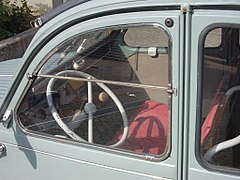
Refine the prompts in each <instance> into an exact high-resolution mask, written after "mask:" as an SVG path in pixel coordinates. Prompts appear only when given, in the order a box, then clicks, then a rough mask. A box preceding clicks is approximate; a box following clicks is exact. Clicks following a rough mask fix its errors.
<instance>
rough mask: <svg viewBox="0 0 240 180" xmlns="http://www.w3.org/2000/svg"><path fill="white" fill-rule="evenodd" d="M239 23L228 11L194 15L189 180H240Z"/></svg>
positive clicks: (230, 11)
mask: <svg viewBox="0 0 240 180" xmlns="http://www.w3.org/2000/svg"><path fill="white" fill-rule="evenodd" d="M236 7H237V6H236ZM213 14H214V15H213ZM239 18H240V16H239V11H237V10H234V9H232V10H226V9H225V10H224V7H222V9H218V10H216V9H215V10H214V9H212V10H197V9H196V10H194V14H193V15H192V25H191V28H192V30H191V31H192V33H191V34H192V38H191V47H192V49H191V52H192V55H191V70H190V73H191V76H190V77H191V79H190V84H191V85H190V89H191V95H190V106H189V107H191V111H189V112H190V113H189V119H191V120H196V121H189V134H190V136H189V142H190V145H189V147H188V152H189V154H188V164H189V169H188V172H186V174H187V176H188V178H189V179H193V178H194V179H239V172H240V171H239V168H240V166H239V162H240V161H239V140H238V138H239V118H238V117H239V89H238V87H239V53H240V51H239V27H240V26H239ZM197 42H198V43H197ZM195 72H198V73H195ZM195 131H196V132H195Z"/></svg>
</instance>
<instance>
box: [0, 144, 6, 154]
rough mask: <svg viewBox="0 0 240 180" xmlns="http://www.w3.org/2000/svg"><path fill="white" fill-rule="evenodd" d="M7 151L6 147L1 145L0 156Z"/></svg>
mask: <svg viewBox="0 0 240 180" xmlns="http://www.w3.org/2000/svg"><path fill="white" fill-rule="evenodd" d="M6 151H7V148H6V146H5V145H4V144H0V156H2V155H3V154H4V153H5V152H6Z"/></svg>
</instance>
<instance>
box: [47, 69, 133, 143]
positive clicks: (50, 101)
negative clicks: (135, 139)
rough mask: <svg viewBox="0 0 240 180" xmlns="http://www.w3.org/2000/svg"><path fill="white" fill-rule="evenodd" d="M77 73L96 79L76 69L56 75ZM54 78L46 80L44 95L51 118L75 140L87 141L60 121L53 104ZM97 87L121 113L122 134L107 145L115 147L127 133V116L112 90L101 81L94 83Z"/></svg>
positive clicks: (123, 139) (124, 138)
mask: <svg viewBox="0 0 240 180" xmlns="http://www.w3.org/2000/svg"><path fill="white" fill-rule="evenodd" d="M66 74H67V75H79V76H80V77H85V78H89V77H90V78H91V79H96V78H95V77H93V76H91V75H89V74H87V73H84V72H81V71H76V70H64V71H61V72H59V73H57V74H56V75H57V76H59V75H66ZM56 80H57V79H56V78H51V79H50V81H49V82H48V85H47V91H46V96H47V102H48V106H49V108H50V111H51V113H52V116H53V118H54V119H55V121H56V122H57V123H58V125H59V126H60V127H61V128H62V130H63V131H64V132H65V133H67V134H68V135H69V136H70V137H71V138H72V139H74V140H77V141H83V142H88V141H86V140H85V139H83V138H81V137H80V136H78V135H77V134H76V133H75V132H73V131H72V130H71V129H69V128H68V126H67V125H66V124H65V123H64V122H63V121H62V119H61V117H60V116H59V114H58V112H57V109H56V108H55V106H54V103H53V97H52V92H53V91H52V88H53V85H54V84H55V82H56ZM96 84H97V85H98V86H99V87H101V88H102V89H103V90H104V91H105V92H106V93H107V94H108V95H109V96H110V97H111V98H112V100H113V101H114V102H115V104H116V106H117V107H118V110H119V111H120V113H121V116H122V119H123V125H124V129H123V135H122V137H121V138H120V140H119V141H118V142H117V143H115V144H112V145H109V147H117V146H119V145H121V144H122V143H123V142H124V141H125V140H126V138H127V135H128V118H127V113H126V111H125V110H124V108H123V106H122V104H121V102H120V101H119V99H118V98H117V97H116V95H115V94H114V93H113V92H112V90H110V89H109V88H108V87H107V86H106V85H105V84H103V83H96Z"/></svg>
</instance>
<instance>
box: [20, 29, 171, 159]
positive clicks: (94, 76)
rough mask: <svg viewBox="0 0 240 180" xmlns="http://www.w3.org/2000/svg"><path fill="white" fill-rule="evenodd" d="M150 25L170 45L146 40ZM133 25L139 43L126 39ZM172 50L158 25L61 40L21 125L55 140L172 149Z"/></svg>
mask: <svg viewBox="0 0 240 180" xmlns="http://www.w3.org/2000/svg"><path fill="white" fill-rule="evenodd" d="M149 29H152V31H151V32H152V36H154V37H157V36H160V37H162V38H163V39H165V41H166V42H165V43H166V46H165V47H163V46H158V44H156V43H155V40H154V41H152V39H148V38H145V39H144V40H143V39H142V38H140V37H141V36H142V35H144V34H145V33H149ZM132 30H134V31H133V32H131V34H133V33H136V34H135V35H134V36H135V38H134V43H136V47H130V46H128V45H126V44H125V43H124V42H123V39H124V38H126V37H125V34H126V32H128V31H132ZM135 30H136V31H135ZM139 35H141V36H139ZM143 37H145V36H143ZM146 45H147V46H146ZM168 48H169V47H168V36H167V34H166V33H165V32H164V31H163V30H161V29H160V28H159V27H154V26H141V28H139V27H138V26H134V27H129V28H128V27H126V26H124V27H122V28H119V27H117V28H115V27H112V28H105V29H98V30H94V31H91V32H86V33H83V34H79V35H77V36H75V37H73V38H71V39H69V40H67V41H66V42H63V43H62V44H60V45H59V46H57V47H56V48H55V49H54V50H53V51H52V52H50V53H49V54H50V55H49V56H50V57H49V56H47V58H46V59H44V62H45V63H44V65H43V66H42V67H41V69H40V70H39V73H38V77H37V78H36V79H35V80H34V82H33V84H32V85H31V88H30V89H29V90H28V92H27V94H26V95H25V98H24V100H23V102H22V103H21V105H20V108H19V110H18V115H19V119H20V123H21V124H22V126H23V127H24V128H25V129H27V130H29V131H33V132H35V133H41V134H46V135H51V136H55V137H56V138H64V139H69V140H70V139H72V140H75V141H79V142H80V143H81V142H85V143H92V144H96V145H103V146H106V147H109V148H116V149H119V150H120V149H121V150H125V151H128V152H134V153H140V154H148V155H163V154H164V153H166V152H167V150H168V149H169V143H168V142H169V124H170V105H171V104H170V102H171V101H170V99H169V98H170V97H169V95H168V94H167V93H166V90H167V88H168V84H169V83H170V78H169V77H170V76H171V74H170V72H169V69H170V68H169V67H170V63H169V54H168ZM53 75H54V76H53ZM74 78H75V79H74ZM76 78H81V79H76Z"/></svg>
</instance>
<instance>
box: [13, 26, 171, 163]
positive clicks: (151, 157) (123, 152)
mask: <svg viewBox="0 0 240 180" xmlns="http://www.w3.org/2000/svg"><path fill="white" fill-rule="evenodd" d="M141 26H151V27H156V28H159V29H160V31H162V32H165V35H166V36H167V38H168V53H167V54H168V72H169V73H168V82H169V84H168V86H166V87H165V86H158V85H156V86H152V87H151V85H148V84H134V83H127V82H117V81H109V80H101V79H100V80H96V81H95V80H88V79H84V78H78V79H79V80H83V81H95V82H102V83H106V84H107V83H109V84H112V82H115V83H116V85H117V84H118V85H120V86H122V85H123V86H128V85H129V86H131V85H132V86H131V87H140V88H146V87H148V86H149V87H150V89H151V88H153V89H162V90H166V91H167V90H169V89H170V88H172V87H171V85H172V74H173V73H172V36H171V34H170V33H169V32H168V31H167V29H166V27H164V26H162V25H161V24H160V23H130V24H119V25H113V26H105V27H101V28H96V29H91V30H88V31H83V32H81V33H79V34H75V35H73V36H70V37H68V38H67V39H66V40H64V41H61V42H60V43H59V44H57V45H56V46H54V47H53V48H52V49H51V50H49V51H48V54H47V55H46V56H45V57H44V58H43V59H42V60H41V62H40V63H39V64H38V65H37V66H36V68H35V70H34V73H33V74H28V79H29V81H28V83H27V86H26V87H25V89H24V91H23V93H22V95H21V98H20V100H19V101H18V103H17V106H16V110H15V112H16V113H15V114H16V117H17V118H16V119H17V121H16V122H17V125H18V126H19V127H20V129H21V130H22V131H23V133H25V134H26V135H31V136H33V137H38V138H43V139H49V140H54V141H58V142H63V143H67V144H73V145H77V146H81V147H86V148H91V149H95V150H96V149H97V150H99V151H104V152H109V153H114V154H118V155H125V156H129V157H136V158H140V159H145V160H150V161H153V162H160V161H164V160H165V159H167V158H169V157H170V153H171V148H172V146H171V142H172V140H171V139H172V128H171V123H172V98H171V97H170V98H169V101H168V102H169V104H168V106H169V108H168V114H169V120H168V121H169V128H168V129H169V131H168V138H167V144H166V150H165V152H164V153H162V154H160V155H149V154H139V153H136V152H131V151H128V150H125V149H113V148H109V147H107V146H105V145H100V144H91V143H88V142H79V141H75V140H73V139H71V138H69V139H64V138H59V137H54V136H53V135H50V134H46V133H45V134H42V133H41V132H37V131H33V130H29V129H27V128H25V127H24V125H23V124H22V123H21V120H20V118H19V113H18V112H19V108H20V106H21V104H22V102H23V100H24V98H25V97H26V95H27V93H28V92H29V90H30V89H31V87H32V84H33V83H34V81H35V80H36V79H37V77H41V75H39V74H38V73H39V72H40V71H41V69H42V67H43V66H44V64H45V63H46V62H47V60H48V59H49V57H51V56H52V55H53V54H54V53H55V52H56V51H57V50H56V51H55V50H54V49H57V48H56V47H59V46H61V44H64V43H66V42H67V41H68V40H69V39H70V38H73V37H74V36H80V35H82V34H86V33H88V32H91V31H96V30H101V29H107V28H109V29H110V28H113V27H115V28H119V27H121V28H124V27H131V28H133V27H141ZM129 47H130V46H129ZM134 48H135V47H134ZM35 78H36V79H35ZM166 95H167V92H166Z"/></svg>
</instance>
